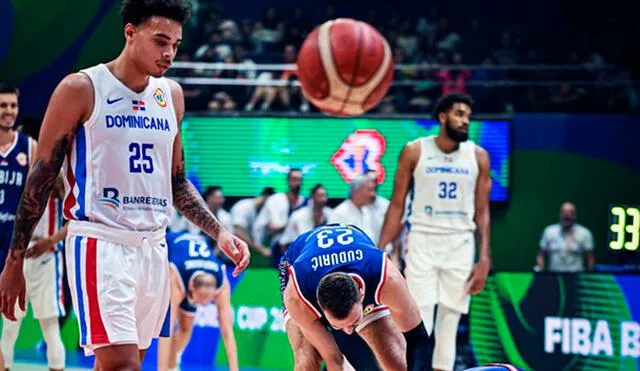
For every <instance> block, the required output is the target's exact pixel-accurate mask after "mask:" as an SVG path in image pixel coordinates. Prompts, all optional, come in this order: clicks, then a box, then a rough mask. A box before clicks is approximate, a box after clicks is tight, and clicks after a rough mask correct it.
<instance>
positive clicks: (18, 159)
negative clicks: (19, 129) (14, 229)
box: [0, 133, 31, 227]
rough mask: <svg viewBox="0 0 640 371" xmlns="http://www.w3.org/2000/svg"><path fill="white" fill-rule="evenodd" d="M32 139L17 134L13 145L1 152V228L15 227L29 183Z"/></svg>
mask: <svg viewBox="0 0 640 371" xmlns="http://www.w3.org/2000/svg"><path fill="white" fill-rule="evenodd" d="M30 143H31V139H30V138H29V137H28V136H26V135H24V134H22V133H16V137H15V140H14V142H13V145H12V146H11V147H10V148H9V151H8V152H6V153H2V152H0V227H5V226H7V225H9V224H11V225H13V222H14V221H15V219H16V211H17V210H18V204H19V203H20V197H21V196H22V191H23V190H24V185H25V183H26V182H27V173H28V172H29V159H30V157H31V153H30V145H29V144H30Z"/></svg>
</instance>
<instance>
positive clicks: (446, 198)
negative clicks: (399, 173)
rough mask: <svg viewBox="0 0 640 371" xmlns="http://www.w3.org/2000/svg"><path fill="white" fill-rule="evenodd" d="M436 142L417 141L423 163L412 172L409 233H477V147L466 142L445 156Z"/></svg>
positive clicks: (422, 139) (429, 139)
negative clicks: (475, 217) (475, 218)
mask: <svg viewBox="0 0 640 371" xmlns="http://www.w3.org/2000/svg"><path fill="white" fill-rule="evenodd" d="M435 138H436V137H434V136H430V137H426V138H420V139H417V141H419V142H420V159H419V160H418V164H417V166H416V168H415V170H414V171H413V187H412V189H411V197H410V206H409V223H410V230H411V231H417V232H424V233H437V234H446V233H458V232H468V231H474V230H475V229H476V224H475V221H474V216H475V191H476V180H477V178H478V162H477V159H476V151H475V150H476V146H475V144H474V143H473V142H469V141H467V142H463V143H460V147H459V148H458V150H456V151H454V152H452V153H444V152H442V151H441V150H440V149H439V148H438V146H437V145H436V142H435Z"/></svg>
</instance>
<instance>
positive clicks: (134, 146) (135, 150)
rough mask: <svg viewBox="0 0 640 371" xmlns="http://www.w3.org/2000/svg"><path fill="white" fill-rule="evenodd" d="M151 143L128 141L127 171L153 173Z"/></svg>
mask: <svg viewBox="0 0 640 371" xmlns="http://www.w3.org/2000/svg"><path fill="white" fill-rule="evenodd" d="M152 149H153V144H150V143H135V142H134V143H130V144H129V153H130V154H131V156H129V172H131V173H146V174H151V173H153V157H151V150H152Z"/></svg>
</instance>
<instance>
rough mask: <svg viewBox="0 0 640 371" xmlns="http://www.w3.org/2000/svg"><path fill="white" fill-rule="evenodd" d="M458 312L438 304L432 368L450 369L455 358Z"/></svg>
mask: <svg viewBox="0 0 640 371" xmlns="http://www.w3.org/2000/svg"><path fill="white" fill-rule="evenodd" d="M459 321H460V312H457V311H455V310H453V309H450V308H447V307H445V306H444V305H439V306H438V312H437V313H436V325H435V330H434V334H435V341H436V345H435V349H434V351H433V368H434V369H438V370H452V369H453V365H454V363H455V359H456V334H457V332H458V322H459Z"/></svg>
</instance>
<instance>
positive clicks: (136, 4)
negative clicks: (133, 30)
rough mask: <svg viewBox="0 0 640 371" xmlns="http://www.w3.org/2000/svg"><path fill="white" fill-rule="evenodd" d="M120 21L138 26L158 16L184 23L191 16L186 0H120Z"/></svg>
mask: <svg viewBox="0 0 640 371" xmlns="http://www.w3.org/2000/svg"><path fill="white" fill-rule="evenodd" d="M120 15H121V16H122V22H123V23H124V24H125V25H126V24H127V23H131V24H132V25H134V26H138V25H140V24H142V23H144V22H146V21H147V20H149V18H151V17H152V16H154V15H155V16H159V17H165V18H169V19H172V20H174V21H176V22H180V24H184V23H185V22H186V21H187V19H189V17H190V16H191V6H190V5H189V3H188V2H187V1H186V0H122V8H121V9H120Z"/></svg>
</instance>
